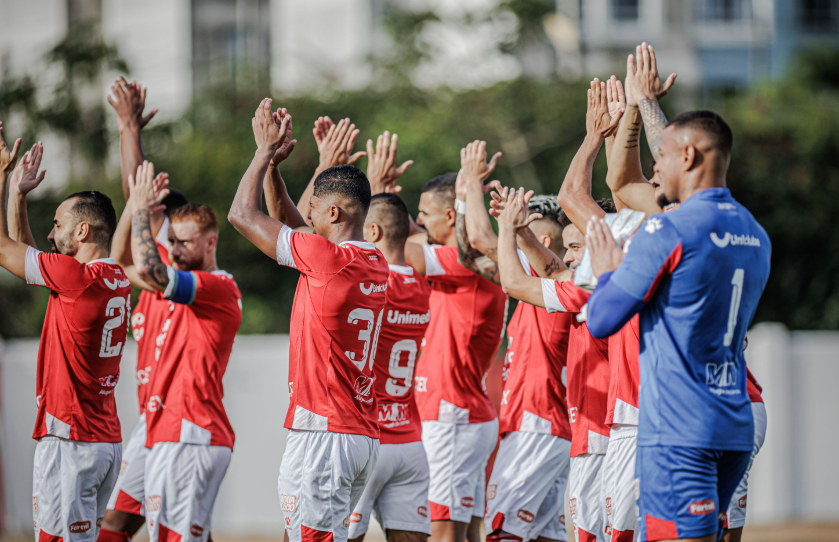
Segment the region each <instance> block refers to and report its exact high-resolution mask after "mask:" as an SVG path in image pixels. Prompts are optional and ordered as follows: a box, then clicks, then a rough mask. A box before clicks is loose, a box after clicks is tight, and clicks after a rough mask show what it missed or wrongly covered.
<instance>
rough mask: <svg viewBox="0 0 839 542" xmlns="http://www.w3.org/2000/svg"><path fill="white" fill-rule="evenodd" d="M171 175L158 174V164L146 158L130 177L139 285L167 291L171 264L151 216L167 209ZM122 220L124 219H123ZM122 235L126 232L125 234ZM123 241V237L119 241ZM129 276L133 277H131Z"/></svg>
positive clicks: (132, 250)
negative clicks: (157, 239) (162, 250)
mask: <svg viewBox="0 0 839 542" xmlns="http://www.w3.org/2000/svg"><path fill="white" fill-rule="evenodd" d="M168 182H169V181H168V176H164V175H163V174H161V175H158V176H156V177H155V175H154V165H153V164H152V163H151V162H148V161H144V162H143V163H142V164H140V167H138V168H137V173H136V174H135V175H129V176H128V187H129V193H130V198H129V205H130V206H131V211H132V215H131V256H132V259H133V262H134V269H135V271H136V274H137V275H138V277H139V279H140V280H141V281H142V284H139V286H141V287H144V288H149V289H151V290H154V291H158V292H164V291H166V287H167V286H168V285H169V271H168V269H167V267H168V266H167V265H166V264H165V263H163V260H161V258H160V252H159V251H158V249H157V243H155V241H154V234H153V233H152V229H151V216H152V215H153V214H155V213H158V212H161V211H162V210H163V205H162V204H161V202H162V201H163V198H165V197H166V196H167V195H169V189H168V188H166V186H168ZM120 222H122V220H121V221H120ZM121 235H124V234H122V233H121ZM117 241H119V240H117ZM130 278H131V277H130V276H129V280H130Z"/></svg>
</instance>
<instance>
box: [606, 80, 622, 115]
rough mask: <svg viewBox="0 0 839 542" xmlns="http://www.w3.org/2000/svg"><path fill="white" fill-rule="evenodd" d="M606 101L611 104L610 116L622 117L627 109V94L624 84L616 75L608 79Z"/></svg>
mask: <svg viewBox="0 0 839 542" xmlns="http://www.w3.org/2000/svg"><path fill="white" fill-rule="evenodd" d="M606 103H608V104H609V118H610V119H614V118H615V117H617V118H618V119H620V117H621V115H623V114H624V112H625V111H626V95H625V94H624V91H623V84H622V83H621V82H620V79H618V78H617V77H615V76H614V75H613V76H612V77H610V78H608V79H607V80H606Z"/></svg>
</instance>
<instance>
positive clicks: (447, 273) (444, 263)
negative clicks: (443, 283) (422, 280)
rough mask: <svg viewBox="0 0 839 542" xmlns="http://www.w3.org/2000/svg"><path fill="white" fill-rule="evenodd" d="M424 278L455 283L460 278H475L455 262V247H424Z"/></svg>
mask: <svg viewBox="0 0 839 542" xmlns="http://www.w3.org/2000/svg"><path fill="white" fill-rule="evenodd" d="M422 251H423V253H424V254H425V276H426V277H427V278H430V279H435V280H439V279H444V280H448V281H452V282H457V281H458V280H459V279H461V278H464V277H465V278H469V279H472V278H474V277H477V275H475V274H474V273H473V272H472V271H470V270H468V269H466V268H465V267H463V266H462V265H460V262H458V261H457V247H456V246H451V245H424V246H423V247H422Z"/></svg>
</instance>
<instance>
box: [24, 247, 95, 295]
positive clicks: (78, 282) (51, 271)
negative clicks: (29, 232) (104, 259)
mask: <svg viewBox="0 0 839 542" xmlns="http://www.w3.org/2000/svg"><path fill="white" fill-rule="evenodd" d="M91 281H92V278H91V274H90V273H88V272H87V266H86V265H85V264H83V263H81V262H79V261H77V260H76V259H75V258H73V257H71V256H65V255H64V254H56V253H48V252H39V251H37V250H35V249H34V248H32V247H29V249H27V251H26V282H28V283H29V284H35V285H38V286H46V287H47V288H49V289H50V290H53V291H55V292H72V291H79V290H84V289H85V288H87V287H88V286H89V285H90V283H91Z"/></svg>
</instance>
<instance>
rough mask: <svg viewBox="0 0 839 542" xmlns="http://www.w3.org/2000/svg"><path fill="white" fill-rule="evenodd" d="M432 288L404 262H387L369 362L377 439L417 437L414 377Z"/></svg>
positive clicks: (389, 441)
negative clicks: (381, 311)
mask: <svg viewBox="0 0 839 542" xmlns="http://www.w3.org/2000/svg"><path fill="white" fill-rule="evenodd" d="M430 294H431V288H429V286H428V283H427V282H426V281H425V279H424V278H423V277H422V276H421V275H419V274H417V272H416V271H414V268H413V267H411V266H409V265H391V266H390V275H389V276H388V279H387V302H386V303H385V312H384V317H383V318H382V328H381V330H380V332H379V343H378V345H377V346H376V358H375V360H374V363H373V375H374V378H375V383H374V385H373V389H374V390H375V392H376V401H377V402H378V403H379V430H380V431H381V436H380V437H379V441H380V442H381V443H382V444H403V443H406V442H417V441H419V440H420V439H421V437H422V424H421V423H420V416H419V410H418V409H417V402H416V400H415V399H414V388H413V386H412V384H413V377H414V365H415V363H416V360H417V353H418V352H419V348H420V346H421V345H422V338H423V336H425V330H426V328H427V327H428V322H429V321H430V320H431V310H430V309H429V308H428V296H429V295H430Z"/></svg>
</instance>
